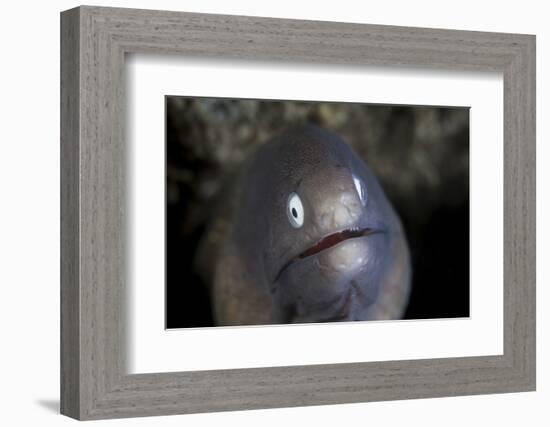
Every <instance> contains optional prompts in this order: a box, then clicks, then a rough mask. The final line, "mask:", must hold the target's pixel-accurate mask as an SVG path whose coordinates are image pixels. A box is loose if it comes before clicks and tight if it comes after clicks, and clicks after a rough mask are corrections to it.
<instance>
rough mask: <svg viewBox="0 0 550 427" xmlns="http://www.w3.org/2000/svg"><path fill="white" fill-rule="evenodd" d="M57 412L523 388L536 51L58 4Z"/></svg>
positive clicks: (478, 41) (493, 36) (526, 40)
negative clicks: (61, 7)
mask: <svg viewBox="0 0 550 427" xmlns="http://www.w3.org/2000/svg"><path fill="white" fill-rule="evenodd" d="M61 89H62V93H61V169H62V171H61V191H62V194H61V203H62V205H61V234H62V235H61V248H62V254H61V255H62V256H61V412H62V413H63V414H65V415H68V416H70V417H73V418H76V419H82V420H84V419H102V418H117V417H134V416H135V417H137V416H151V415H167V414H184V413H196V412H213V411H226V410H243V409H257V408H273V407H285V406H286V407H289V406H305V405H321V404H336V403H350V402H364V401H379V400H392V399H410V398H423V397H437V396H456V395H467V394H482V393H504V392H518V391H529V390H534V389H535V37H534V36H531V35H521V34H502V33H484V32H468V31H455V30H440V29H437V30H436V29H423V28H406V27H391V26H374V25H364V24H361V25H360V24H348V23H336V22H316V21H299V20H283V19H271V18H258V17H243V16H224V15H210V14H196V13H182V12H165V11H147V10H133V9H114V8H103V7H88V6H83V7H79V8H76V9H71V10H68V11H65V12H63V13H62V14H61Z"/></svg>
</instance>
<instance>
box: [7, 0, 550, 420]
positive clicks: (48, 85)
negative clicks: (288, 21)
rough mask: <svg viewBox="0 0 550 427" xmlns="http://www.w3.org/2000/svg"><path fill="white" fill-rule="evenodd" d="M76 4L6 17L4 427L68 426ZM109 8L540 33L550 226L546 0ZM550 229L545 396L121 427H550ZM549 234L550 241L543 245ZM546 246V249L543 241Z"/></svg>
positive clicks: (214, 0) (25, 5) (541, 392)
mask: <svg viewBox="0 0 550 427" xmlns="http://www.w3.org/2000/svg"><path fill="white" fill-rule="evenodd" d="M77 4H78V3H76V2H72V1H52V2H42V3H41V2H20V3H18V4H16V3H15V2H11V3H8V4H6V5H4V8H3V10H2V12H3V13H2V15H3V18H4V19H3V25H2V27H1V29H0V31H1V32H2V41H3V43H2V45H3V60H2V68H1V70H2V71H1V73H2V79H0V85H1V86H0V89H1V92H0V93H1V97H0V100H1V104H0V105H1V108H2V110H1V117H2V121H1V123H2V125H1V126H0V131H1V133H2V138H1V139H0V141H1V144H0V194H1V195H2V201H3V203H2V208H1V209H0V259H1V262H0V267H1V268H0V284H1V285H2V288H1V289H2V291H3V295H2V298H1V303H0V304H1V308H0V320H1V324H2V338H3V341H2V352H0V361H1V363H2V366H3V367H4V371H3V373H2V381H1V384H2V385H1V387H0V394H1V401H2V402H3V405H2V411H1V413H0V419H2V424H4V425H32V424H33V423H34V424H38V423H40V425H42V426H44V425H46V426H50V425H68V424H69V423H70V422H71V421H70V420H69V419H67V418H65V417H61V416H59V415H58V414H57V411H58V404H59V403H58V399H59V398H58V395H59V392H58V388H59V386H58V384H59V367H58V365H59V362H58V361H59V334H58V330H59V290H58V289H59V107H58V103H59V11H60V10H63V9H67V8H70V7H73V6H75V5H77ZM96 4H100V5H105V6H122V7H139V8H160V9H167V10H187V11H196V12H210V13H228V14H246V15H258V16H273V17H285V18H302V19H321V20H333V21H349V22H364V23H374V24H393V25H410V26H425V27H441V28H455V29H469V30H484V31H504V32H521V33H536V34H537V36H538V39H537V44H538V49H537V55H538V58H537V63H538V64H537V74H538V91H537V92H538V102H537V107H538V113H537V118H538V120H537V122H538V141H539V144H538V146H539V148H538V162H537V163H538V165H539V167H538V183H537V189H538V193H539V203H538V215H537V217H538V218H545V217H548V214H549V213H550V212H548V209H549V207H550V205H549V201H548V191H547V189H548V187H547V186H546V185H545V183H546V182H547V181H548V178H549V176H548V174H549V172H548V170H549V169H548V168H547V169H546V172H545V171H544V170H543V169H542V165H544V164H546V163H548V161H549V160H550V158H549V155H548V153H549V149H548V146H547V145H546V147H545V146H544V145H543V144H541V143H540V142H541V141H545V140H546V141H547V140H548V137H549V133H548V124H547V123H543V120H542V118H543V117H548V115H549V114H550V109H549V106H548V100H549V98H548V79H547V78H545V76H547V75H550V50H549V38H550V29H548V27H547V18H546V19H545V17H547V16H548V13H545V11H544V6H543V4H544V3H543V2H536V1H528V0H526V1H523V2H521V3H518V2H514V3H510V4H509V5H508V4H506V3H504V2H502V1H501V2H496V1H491V2H479V1H469V0H462V1H460V2H456V3H454V4H442V3H441V2H437V1H421V0H417V1H415V2H407V1H398V2H392V1H385V2H376V3H374V2H373V3H369V2H358V1H354V0H340V1H338V2H318V1H303V2H297V1H282V0H278V1H270V2H258V1H253V0H248V1H246V0H232V1H223V0H192V1H191V0H190V1H186V2H181V1H168V0H157V1H145V0H141V1H137V0H136V1H115V0H112V1H98V2H97V3H96ZM548 229H549V228H548V225H547V223H546V224H545V223H544V222H543V221H539V224H538V236H539V243H538V249H539V251H538V259H539V267H538V274H537V276H538V284H539V285H538V316H537V320H538V327H537V329H538V336H539V340H538V360H539V363H538V375H537V378H538V391H537V392H536V393H517V394H508V395H486V396H471V397H455V398H440V399H423V400H412V401H397V402H379V403H365V404H349V405H335V406H324V407H311V408H292V409H274V410H261V411H248V412H233V413H221V414H200V415H190V416H171V417H161V418H157V419H155V420H152V419H129V420H116V421H111V422H109V424H110V425H112V424H114V425H127V426H132V425H136V426H137V425H150V424H151V423H152V422H154V423H155V425H174V426H175V425H181V424H182V423H186V425H190V426H216V425H219V424H222V423H223V424H229V425H232V424H239V425H241V426H248V425H250V426H252V425H257V424H259V423H262V424H264V425H265V424H267V425H273V426H275V425H277V426H279V425H281V424H283V425H284V424H285V423H286V424H290V425H296V424H299V423H307V424H316V425H326V426H329V425H330V426H333V425H335V424H345V423H357V422H359V423H365V424H367V423H368V424H373V425H380V424H383V425H399V424H408V425H418V426H420V425H422V426H440V425H442V424H444V425H446V426H459V425H460V426H463V425H464V424H465V423H475V424H478V423H482V422H487V421H490V422H491V424H498V425H504V426H517V425H518V424H527V425H535V426H537V425H538V426H543V425H548V422H549V421H550V415H549V411H548V402H550V371H549V370H548V366H549V365H548V362H544V361H543V360H544V359H545V358H546V359H548V349H549V345H550V335H549V333H548V327H547V326H545V324H548V323H549V322H550V314H548V313H549V312H550V301H549V300H548V297H549V295H550V294H549V292H548V290H547V289H545V288H544V286H543V285H544V283H545V282H548V279H549V276H548V273H549V270H548V268H544V267H545V266H544V260H545V258H548V255H549V253H548V238H547V237H548ZM545 237H546V239H544V238H545ZM543 239H544V240H543Z"/></svg>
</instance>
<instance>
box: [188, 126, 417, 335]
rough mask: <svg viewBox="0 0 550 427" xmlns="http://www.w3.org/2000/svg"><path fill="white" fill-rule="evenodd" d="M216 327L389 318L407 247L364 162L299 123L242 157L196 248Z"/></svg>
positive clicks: (404, 278)
mask: <svg viewBox="0 0 550 427" xmlns="http://www.w3.org/2000/svg"><path fill="white" fill-rule="evenodd" d="M198 265H199V268H200V270H201V271H202V272H203V277H204V278H205V279H206V280H208V281H209V282H210V292H211V296H212V303H213V304H212V305H213V309H214V319H215V322H216V324H217V325H253V324H271V323H303V322H329V321H352V320H377V319H399V318H401V317H402V315H403V312H404V310H405V307H406V304H407V301H408V296H409V288H410V276H411V271H410V261H409V250H408V246H407V242H406V238H405V235H404V233H403V229H402V226H401V223H400V220H399V218H398V217H397V215H396V213H395V211H394V209H393V208H392V206H391V204H390V202H389V201H388V199H387V198H386V196H385V195H384V192H383V190H382V188H381V186H380V185H379V183H378V181H377V180H376V178H375V176H374V175H373V174H372V172H371V171H370V170H369V168H368V167H367V165H366V164H365V163H364V162H363V161H362V160H361V159H360V158H359V157H358V156H357V155H356V154H355V153H354V152H353V150H352V149H351V148H350V147H349V146H348V145H346V144H345V143H344V142H343V141H342V140H341V139H340V138H339V137H338V136H336V135H334V134H332V133H330V132H328V131H325V130H323V129H320V128H317V127H315V126H310V125H307V126H300V127H296V128H292V129H290V130H288V131H287V132H285V133H283V134H281V135H279V136H278V137H276V138H274V139H272V140H271V141H269V142H267V143H266V144H264V145H262V146H261V147H259V149H258V150H257V151H256V152H255V153H254V154H253V155H252V156H251V158H250V159H249V161H248V162H246V164H245V166H244V167H243V169H242V172H241V173H240V174H239V176H238V177H237V179H236V180H235V182H234V185H233V186H232V189H231V191H230V192H229V193H228V194H227V195H226V197H225V198H224V203H223V204H222V206H220V208H219V209H218V215H217V217H215V218H214V219H213V222H212V224H211V226H210V229H209V231H208V232H207V233H206V237H205V238H204V239H203V242H202V243H201V248H200V250H199V262H198Z"/></svg>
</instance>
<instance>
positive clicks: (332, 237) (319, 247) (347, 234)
mask: <svg viewBox="0 0 550 427" xmlns="http://www.w3.org/2000/svg"><path fill="white" fill-rule="evenodd" d="M376 233H384V231H383V230H380V229H375V228H368V227H364V228H348V229H345V230H342V231H338V232H336V233H332V234H329V235H328V236H325V237H323V238H322V239H321V240H319V241H318V242H317V243H316V244H315V245H313V246H312V247H310V248H309V249H306V250H305V251H304V252H302V253H301V254H299V255H297V256H295V257H294V258H291V259H290V260H288V261H287V262H286V263H285V264H284V265H283V266H282V267H281V269H280V270H279V272H278V273H277V275H276V276H275V279H274V281H275V282H276V281H278V280H279V278H280V277H281V275H282V274H283V271H285V270H286V269H287V268H288V267H289V266H290V265H291V264H293V263H294V262H296V261H300V260H302V259H305V258H307V257H310V256H312V255H315V254H318V253H319V252H321V251H324V250H325V249H328V248H331V247H333V246H335V245H337V244H338V243H341V242H343V241H344V240H348V239H353V238H356V237H363V236H369V235H371V234H376Z"/></svg>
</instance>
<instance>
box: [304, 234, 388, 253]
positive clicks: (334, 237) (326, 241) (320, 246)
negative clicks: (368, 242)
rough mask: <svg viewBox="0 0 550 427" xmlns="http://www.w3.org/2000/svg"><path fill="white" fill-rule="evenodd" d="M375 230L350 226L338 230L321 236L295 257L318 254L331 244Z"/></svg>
mask: <svg viewBox="0 0 550 427" xmlns="http://www.w3.org/2000/svg"><path fill="white" fill-rule="evenodd" d="M377 232H378V231H377V230H375V229H373V228H351V229H346V230H342V231H338V232H337V233H332V234H329V235H328V236H325V237H323V238H322V239H321V240H319V241H318V242H317V243H316V244H315V245H313V246H312V247H311V248H309V249H306V250H305V251H304V252H302V253H301V254H300V255H298V256H297V257H296V258H297V259H304V258H307V257H310V256H312V255H315V254H318V253H319V252H321V251H324V250H325V249H328V248H332V247H333V246H336V245H337V244H338V243H341V242H343V241H344V240H348V239H354V238H356V237H363V236H368V235H370V234H374V233H377Z"/></svg>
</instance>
